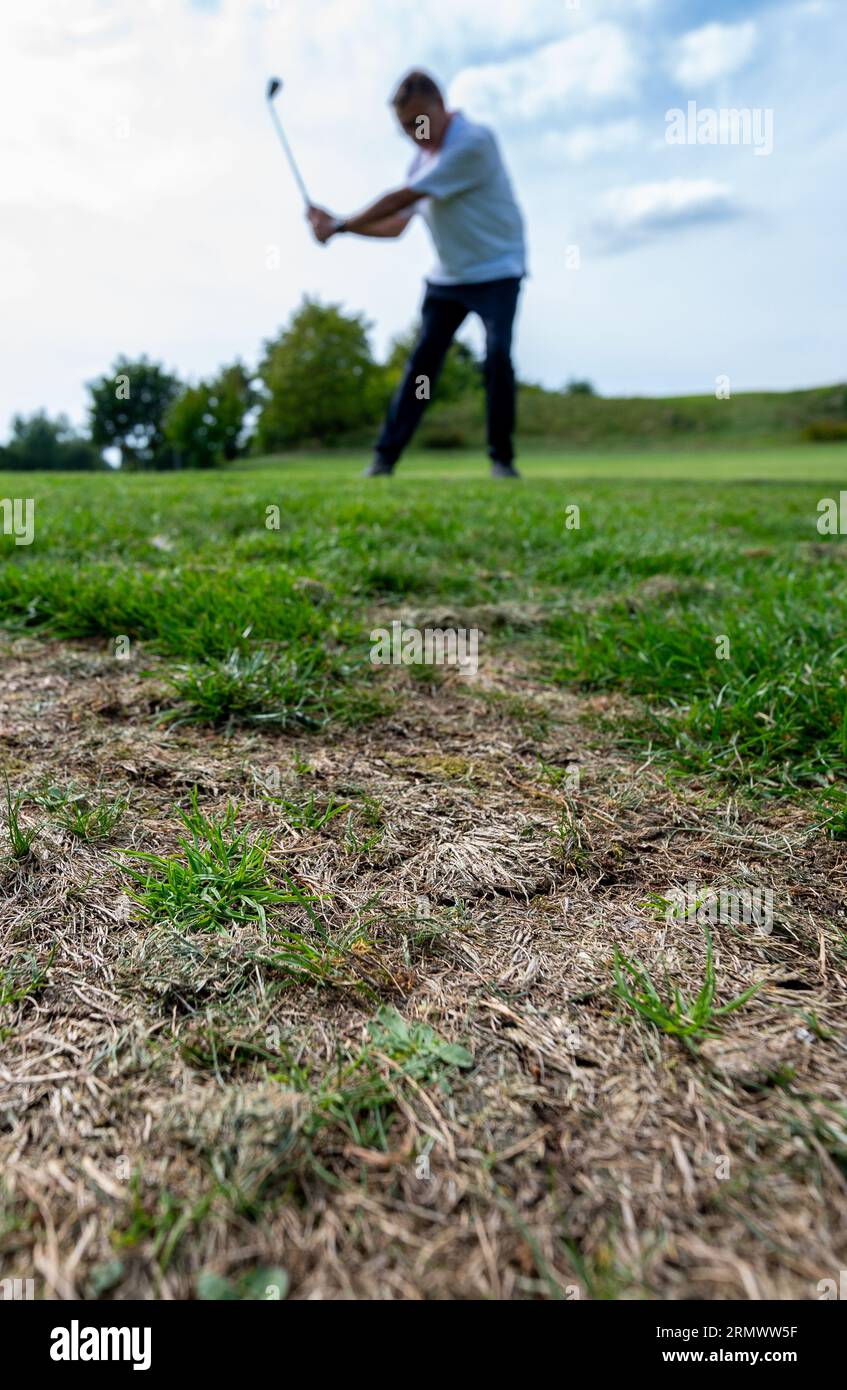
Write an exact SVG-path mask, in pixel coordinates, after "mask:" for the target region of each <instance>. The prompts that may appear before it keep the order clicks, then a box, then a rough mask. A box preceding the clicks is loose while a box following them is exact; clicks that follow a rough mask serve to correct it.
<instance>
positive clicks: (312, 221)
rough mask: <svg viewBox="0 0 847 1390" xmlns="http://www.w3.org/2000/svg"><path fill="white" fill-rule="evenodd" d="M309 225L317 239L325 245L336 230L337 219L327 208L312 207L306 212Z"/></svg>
mask: <svg viewBox="0 0 847 1390" xmlns="http://www.w3.org/2000/svg"><path fill="white" fill-rule="evenodd" d="M306 217H307V219H308V222H309V226H310V227H311V228H312V232H313V234H314V238H315V241H319V242H320V243H321V245H322V246H323V245H325V244H326V243H327V242H328V241H329V239H330V237H331V236H332V234H333V232H334V231H335V222H336V219H335V218H334V217H333V215H332V213H331V212H327V210H326V208H317V207H314V206H313V207H310V208H309V210H308V212H307V213H306Z"/></svg>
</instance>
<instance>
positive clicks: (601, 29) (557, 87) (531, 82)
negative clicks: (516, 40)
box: [450, 23, 640, 122]
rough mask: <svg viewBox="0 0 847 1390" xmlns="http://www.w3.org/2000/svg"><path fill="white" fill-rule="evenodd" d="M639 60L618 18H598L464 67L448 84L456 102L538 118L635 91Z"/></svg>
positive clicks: (485, 111)
mask: <svg viewBox="0 0 847 1390" xmlns="http://www.w3.org/2000/svg"><path fill="white" fill-rule="evenodd" d="M639 70H640V64H639V61H638V58H637V56H636V53H635V49H634V47H633V45H632V42H631V40H630V38H629V36H628V34H627V33H626V31H625V30H624V29H622V28H621V27H620V26H619V25H617V24H611V23H607V24H595V25H593V26H592V27H591V28H589V29H585V30H583V31H582V32H581V33H578V34H574V35H572V36H571V37H570V38H566V39H559V40H557V41H556V42H555V43H549V44H545V45H544V46H543V47H540V48H537V49H535V51H534V52H533V53H530V54H527V55H526V56H524V57H520V58H514V59H512V60H511V61H509V62H503V63H486V64H482V65H480V66H478V67H472V68H467V69H466V70H465V71H464V72H461V73H460V74H459V76H458V77H457V78H456V80H455V81H454V82H453V84H452V85H451V88H450V95H451V97H452V99H453V101H454V102H457V103H459V104H462V105H467V107H468V108H469V109H470V110H473V111H474V112H475V113H477V114H478V115H481V116H484V117H486V118H488V119H492V118H496V117H497V116H502V114H503V112H508V113H509V119H510V120H523V121H527V122H529V121H535V120H539V119H542V118H546V117H550V116H555V114H556V113H557V112H565V111H569V110H572V109H573V108H574V106H577V105H579V104H581V103H586V102H589V103H595V104H596V103H602V102H616V101H620V100H624V99H627V98H630V97H632V95H633V93H634V91H635V87H636V83H637V79H638V75H639Z"/></svg>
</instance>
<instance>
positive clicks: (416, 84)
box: [391, 68, 444, 111]
mask: <svg viewBox="0 0 847 1390" xmlns="http://www.w3.org/2000/svg"><path fill="white" fill-rule="evenodd" d="M416 97H423V98H424V100H425V101H440V102H441V104H442V105H443V104H444V97H443V95H442V92H441V88H440V87H439V85H438V83H437V82H436V81H435V80H434V78H432V77H430V75H429V73H428V72H424V71H423V69H422V68H413V69H412V71H411V72H407V73H406V76H405V77H404V78H403V80H402V81H401V82H400V83H399V84H398V86H397V89H396V91H395V93H394V95H393V97H392V98H391V105H392V106H393V107H394V109H395V110H396V111H399V110H400V109H401V107H403V106H406V105H407V103H408V102H410V101H414V99H415V98H416Z"/></svg>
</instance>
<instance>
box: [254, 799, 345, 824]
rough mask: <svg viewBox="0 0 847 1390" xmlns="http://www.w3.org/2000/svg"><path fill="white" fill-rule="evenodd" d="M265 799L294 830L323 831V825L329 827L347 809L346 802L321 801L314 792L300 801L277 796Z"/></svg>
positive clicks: (334, 800)
mask: <svg viewBox="0 0 847 1390" xmlns="http://www.w3.org/2000/svg"><path fill="white" fill-rule="evenodd" d="M266 799H267V800H268V801H272V802H273V803H274V805H276V806H279V807H280V809H281V810H282V813H283V815H284V817H285V820H286V821H287V822H288V824H289V825H290V826H293V827H294V829H295V830H323V828H324V826H325V825H329V823H330V821H332V820H335V817H336V816H340V815H342V814H343V813H344V811H346V810H347V809H348V804H347V802H346V801H336V799H335V797H334V796H330V797H327V798H323V799H322V798H319V797H317V796H316V795H315V793H314V792H310V793H309V795H308V796H307V797H306V798H305V799H304V800H300V801H294V800H290V799H288V798H286V797H279V796H269V797H267V798H266Z"/></svg>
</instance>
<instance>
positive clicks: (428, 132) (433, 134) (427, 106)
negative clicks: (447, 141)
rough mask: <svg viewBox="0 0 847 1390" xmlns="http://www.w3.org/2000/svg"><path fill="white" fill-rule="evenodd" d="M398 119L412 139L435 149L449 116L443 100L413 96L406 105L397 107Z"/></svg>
mask: <svg viewBox="0 0 847 1390" xmlns="http://www.w3.org/2000/svg"><path fill="white" fill-rule="evenodd" d="M397 119H398V121H399V122H400V125H401V126H402V128H403V131H404V133H405V134H406V135H408V137H409V139H410V140H413V141H414V143H415V144H416V145H419V146H421V147H422V148H423V149H425V150H434V149H438V146H439V145H440V144H441V140H442V138H443V136H444V132H445V130H446V129H447V119H448V117H447V112H446V110H445V109H444V104H443V102H440V101H436V100H435V99H434V98H430V99H429V100H427V99H426V98H425V97H412V98H411V100H410V101H408V102H407V103H406V105H405V106H398V107H397Z"/></svg>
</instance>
